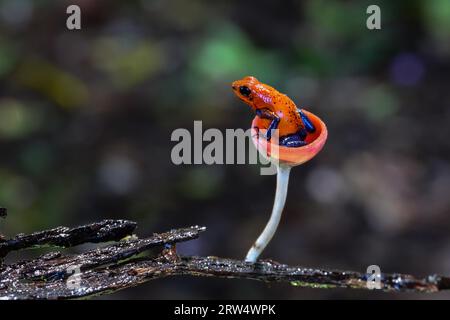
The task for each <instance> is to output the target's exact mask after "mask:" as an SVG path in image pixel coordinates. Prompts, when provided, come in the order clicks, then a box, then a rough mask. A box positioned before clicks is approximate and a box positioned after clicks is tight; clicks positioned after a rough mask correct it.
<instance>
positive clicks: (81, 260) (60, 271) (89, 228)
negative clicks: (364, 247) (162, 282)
mask: <svg viewBox="0 0 450 320" xmlns="http://www.w3.org/2000/svg"><path fill="white" fill-rule="evenodd" d="M135 227H136V224H135V223H133V222H130V221H124V220H105V221H102V222H99V223H93V224H89V225H85V226H81V227H77V228H73V229H68V228H65V227H59V228H56V229H52V230H48V231H42V232H38V233H34V234H31V235H29V236H23V235H22V236H18V237H15V238H14V239H13V240H8V241H6V242H5V243H0V246H2V247H0V248H3V250H6V251H8V250H9V251H11V250H13V249H12V248H13V247H14V248H25V247H29V246H30V245H32V246H35V245H37V244H39V245H41V244H51V245H63V246H72V245H75V244H80V243H82V242H101V241H109V240H117V239H118V238H120V237H121V236H124V235H125V234H131V232H133V230H134V228H135ZM204 231H205V228H204V227H198V226H195V227H190V228H183V229H175V230H171V231H169V232H165V233H160V234H154V235H152V236H150V237H147V238H143V239H138V238H136V237H128V238H126V239H123V240H121V241H119V242H116V243H114V244H109V245H107V246H104V247H101V248H96V249H93V250H89V251H86V252H84V253H81V254H75V255H63V254H62V253H61V252H52V253H49V254H46V255H43V256H41V257H39V258H37V259H34V260H29V261H23V262H19V263H14V264H10V265H7V264H6V265H2V266H0V299H69V298H80V297H87V296H93V295H99V294H108V293H111V292H115V291H118V290H121V289H125V288H129V287H133V286H136V285H139V284H141V283H143V282H146V281H150V280H153V279H157V278H163V277H168V276H178V275H189V276H207V277H219V278H237V279H249V280H258V281H263V282H266V283H269V282H285V283H288V284H290V285H294V286H300V287H313V288H336V287H341V288H349V289H367V287H366V283H367V274H365V273H359V272H353V271H351V272H343V271H337V270H326V269H316V268H304V267H299V266H288V265H284V264H279V263H277V262H274V261H259V262H258V263H256V264H251V263H247V262H244V261H240V260H233V259H225V258H218V257H192V256H187V257H183V256H179V255H178V254H177V252H176V246H175V245H176V243H178V242H181V241H189V240H192V239H195V238H197V237H198V236H199V235H200V234H201V233H202V232H204ZM58 232H61V233H58ZM63 234H64V235H63ZM30 239H34V240H30ZM5 248H8V249H5ZM150 249H151V250H150ZM14 250H15V249H14ZM6 251H3V252H6ZM9 251H8V252H9ZM76 268H79V269H78V270H79V271H80V273H78V274H75V275H72V276H71V272H69V270H74V269H76ZM74 277H75V278H74ZM74 283H75V286H74ZM381 287H382V290H384V291H395V292H401V291H415V292H437V291H441V290H449V289H450V278H448V277H442V276H437V275H432V276H428V277H425V278H424V279H420V278H416V277H413V276H410V275H403V274H382V275H381Z"/></svg>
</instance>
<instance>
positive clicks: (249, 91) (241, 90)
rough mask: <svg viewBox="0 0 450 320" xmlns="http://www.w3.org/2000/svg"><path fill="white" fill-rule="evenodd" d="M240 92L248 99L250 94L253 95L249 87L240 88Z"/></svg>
mask: <svg viewBox="0 0 450 320" xmlns="http://www.w3.org/2000/svg"><path fill="white" fill-rule="evenodd" d="M239 92H240V93H241V94H242V95H243V96H246V97H248V96H249V95H250V93H252V91H251V90H250V89H249V88H248V87H246V86H240V87H239Z"/></svg>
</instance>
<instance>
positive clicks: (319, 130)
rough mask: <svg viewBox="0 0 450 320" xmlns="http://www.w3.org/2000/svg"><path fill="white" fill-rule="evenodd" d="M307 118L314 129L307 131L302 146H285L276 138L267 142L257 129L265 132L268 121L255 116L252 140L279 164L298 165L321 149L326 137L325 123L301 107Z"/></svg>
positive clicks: (263, 153)
mask: <svg viewBox="0 0 450 320" xmlns="http://www.w3.org/2000/svg"><path fill="white" fill-rule="evenodd" d="M302 111H303V112H304V113H305V114H306V115H307V116H308V118H309V119H310V120H311V121H312V123H313V124H314V126H315V128H316V131H315V132H314V133H308V135H307V137H306V139H305V141H306V142H307V144H306V145H304V146H302V147H285V146H280V145H277V144H275V143H276V141H277V140H278V139H272V140H271V141H270V142H268V141H267V140H266V139H265V138H264V137H263V135H262V134H258V129H259V131H262V132H266V130H267V128H268V126H269V123H270V121H267V119H261V118H260V117H258V116H256V117H255V118H254V119H253V122H252V140H253V143H254V144H255V146H256V149H258V151H259V152H260V153H261V154H262V155H263V156H264V157H267V158H269V159H270V160H272V161H278V162H279V163H280V164H284V165H288V166H291V167H294V166H298V165H300V164H302V163H305V162H306V161H308V160H311V159H312V158H314V156H315V155H316V154H317V153H319V151H320V150H322V148H323V146H324V144H325V141H326V140H327V137H328V131H327V127H326V125H325V123H324V122H323V121H322V120H320V118H319V117H317V116H316V115H314V114H313V113H311V112H309V111H306V110H304V109H302Z"/></svg>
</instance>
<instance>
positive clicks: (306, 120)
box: [297, 109, 316, 133]
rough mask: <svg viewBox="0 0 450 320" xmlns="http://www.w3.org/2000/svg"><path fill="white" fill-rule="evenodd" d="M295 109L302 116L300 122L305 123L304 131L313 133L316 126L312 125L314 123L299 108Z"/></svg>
mask: <svg viewBox="0 0 450 320" xmlns="http://www.w3.org/2000/svg"><path fill="white" fill-rule="evenodd" d="M297 111H298V113H299V115H300V117H301V118H302V122H303V124H304V125H305V129H306V131H308V132H309V133H313V132H314V131H316V127H314V124H313V123H312V121H311V120H310V119H309V118H308V116H307V115H306V114H305V113H304V112H303V111H302V110H301V109H297Z"/></svg>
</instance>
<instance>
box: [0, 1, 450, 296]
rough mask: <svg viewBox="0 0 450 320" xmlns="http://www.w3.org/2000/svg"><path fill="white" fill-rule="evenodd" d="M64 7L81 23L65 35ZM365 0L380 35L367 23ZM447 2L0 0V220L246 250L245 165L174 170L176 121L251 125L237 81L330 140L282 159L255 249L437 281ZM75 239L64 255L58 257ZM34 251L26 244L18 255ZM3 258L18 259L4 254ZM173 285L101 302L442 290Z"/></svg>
mask: <svg viewBox="0 0 450 320" xmlns="http://www.w3.org/2000/svg"><path fill="white" fill-rule="evenodd" d="M69 4H78V5H79V6H80V7H81V10H82V30H80V31H69V30H67V28H66V18H67V16H68V15H67V14H66V7H67V6H68V5H69ZM370 4H377V5H379V6H380V7H381V16H382V29H381V30H375V31H370V30H368V29H367V28H366V18H367V17H368V15H367V14H366V8H367V6H368V5H370ZM449 40H450V1H448V0H433V1H375V2H374V1H316V0H315V1H302V2H300V1H283V2H281V1H269V0H260V1H253V2H251V1H200V0H189V1H187V0H186V1H182V0H155V1H106V0H105V1H102V0H85V1H32V0H3V1H0V205H1V206H3V207H7V208H8V209H9V216H8V218H7V219H6V220H4V221H0V232H1V233H3V234H5V235H7V236H13V235H14V234H16V233H19V232H31V231H35V230H39V229H43V228H51V227H55V226H57V225H71V226H73V225H78V224H81V223H88V222H93V221H96V220H99V219H102V218H125V219H131V220H135V221H137V222H138V223H139V229H138V231H137V233H138V234H139V235H142V236H144V235H149V234H151V233H152V232H157V231H165V230H167V229H170V228H174V227H182V226H188V225H193V224H200V225H205V226H207V227H208V231H207V232H206V233H204V234H203V235H202V236H201V238H200V239H198V240H195V241H192V242H189V243H187V244H185V245H182V246H180V252H181V253H183V254H195V255H217V256H224V257H233V258H243V257H244V256H245V254H246V252H247V250H248V248H249V247H250V246H251V244H252V242H253V241H254V240H255V239H256V237H257V235H258V234H259V232H260V231H261V230H262V228H263V226H264V224H265V223H266V221H267V219H268V217H269V214H270V210H271V207H272V201H273V193H274V189H275V177H274V176H261V175H259V165H226V166H225V165H211V166H207V165H180V166H176V165H174V164H172V162H171V158H170V151H171V149H172V147H173V146H174V145H175V143H174V142H171V141H170V136H171V133H172V131H173V130H174V129H176V128H187V129H188V130H190V131H191V132H192V130H193V121H194V120H202V121H203V127H204V129H206V128H219V129H221V130H225V129H226V128H244V129H246V128H248V127H249V126H250V122H251V119H252V117H253V115H252V114H251V113H250V110H249V108H248V107H246V106H245V105H244V104H242V103H241V102H240V101H238V99H236V98H235V97H234V95H233V93H232V92H231V90H230V82H231V81H233V80H236V79H238V78H241V77H243V76H246V75H253V76H256V77H257V78H259V79H260V80H261V81H263V82H266V83H269V84H271V85H273V86H274V87H276V88H278V89H279V90H280V91H282V92H285V93H287V94H288V95H289V96H290V97H291V98H292V99H293V100H294V101H295V102H296V103H297V104H298V105H301V106H307V108H308V109H309V110H311V111H313V112H314V113H315V114H317V115H319V116H320V117H321V118H322V119H323V120H324V121H325V122H326V124H327V126H328V129H329V138H328V141H327V143H326V145H325V148H324V149H323V151H322V152H321V153H320V154H319V155H318V156H317V157H316V158H314V159H313V160H312V161H310V162H308V163H306V164H305V165H303V166H301V167H297V168H295V169H294V170H293V171H292V174H291V181H290V188H289V194H288V199H287V204H286V208H285V211H284V215H283V219H282V223H281V225H280V228H279V230H278V232H277V234H276V236H275V238H274V239H273V241H272V242H271V243H270V245H269V247H268V248H267V250H266V251H265V252H264V255H263V257H265V258H272V259H275V260H277V261H281V262H283V263H288V264H299V265H304V266H314V267H319V266H323V267H328V268H336V269H350V270H358V271H365V270H366V268H367V266H368V265H371V264H377V265H379V266H380V267H381V270H382V271H384V272H402V273H412V274H417V275H426V274H432V273H439V274H450V243H449V240H450V232H449V231H450V196H449V189H450V162H449V159H450V157H449V151H450V142H449V137H450V125H449V124H450V121H449V120H450V108H449V101H450V90H449V88H450V86H449V84H450V81H449V69H450V59H449V57H450V41H449ZM73 250H74V251H77V248H75V249H73ZM21 254H22V256H21V258H23V255H27V254H31V253H29V252H25V253H21ZM12 258H17V257H12ZM449 297H450V295H448V294H433V295H418V294H386V293H379V292H364V291H353V290H320V289H302V288H296V287H290V286H288V285H286V284H284V285H278V284H274V285H270V286H268V285H266V284H263V283H257V282H251V281H244V280H224V279H200V278H172V279H161V280H156V281H151V282H150V283H147V284H145V285H142V286H140V287H138V288H134V289H128V290H124V291H121V292H119V293H116V294H114V295H111V296H108V298H157V299H164V298H183V299H184V298H254V299H259V298H290V299H301V298H381V299H386V298H426V299H431V298H449Z"/></svg>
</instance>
